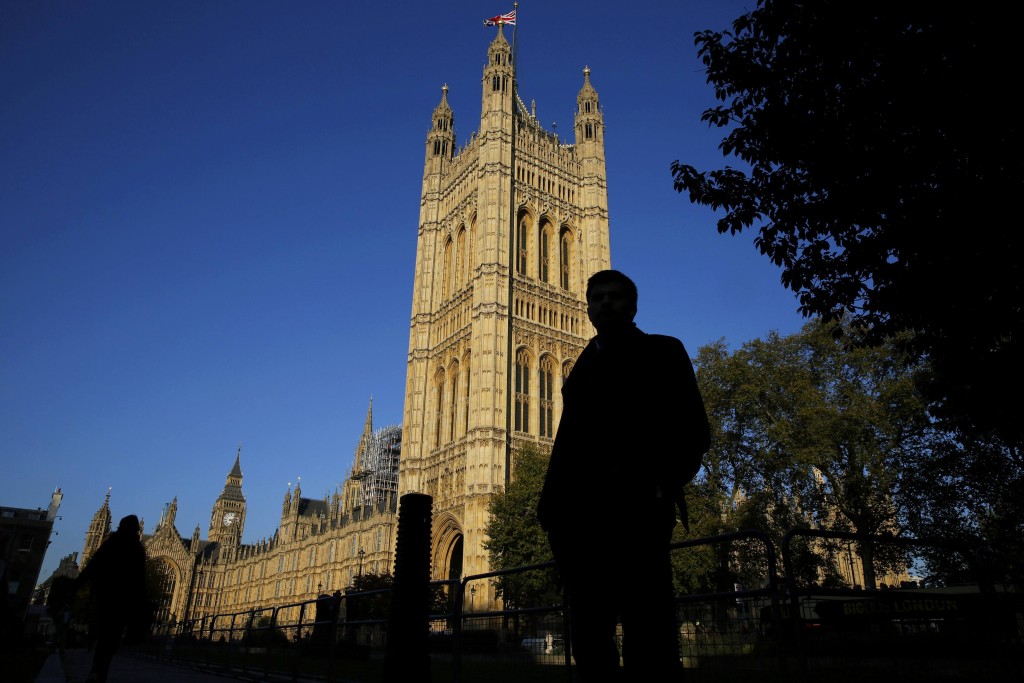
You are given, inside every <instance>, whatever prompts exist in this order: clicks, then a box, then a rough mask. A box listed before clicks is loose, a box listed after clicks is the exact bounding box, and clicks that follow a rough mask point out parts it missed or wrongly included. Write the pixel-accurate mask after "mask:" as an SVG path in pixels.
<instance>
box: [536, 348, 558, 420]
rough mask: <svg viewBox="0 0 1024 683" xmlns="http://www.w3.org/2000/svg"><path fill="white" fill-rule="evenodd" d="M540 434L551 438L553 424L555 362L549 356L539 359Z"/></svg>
mask: <svg viewBox="0 0 1024 683" xmlns="http://www.w3.org/2000/svg"><path fill="white" fill-rule="evenodd" d="M539 374H540V435H541V436H542V437H547V438H549V439H550V438H553V437H554V436H555V434H554V431H553V426H554V412H555V401H554V396H555V392H554V386H553V385H554V381H555V362H554V361H553V360H551V356H544V357H543V358H542V359H541V361H540V373H539Z"/></svg>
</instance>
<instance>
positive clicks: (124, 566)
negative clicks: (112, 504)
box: [77, 515, 146, 683]
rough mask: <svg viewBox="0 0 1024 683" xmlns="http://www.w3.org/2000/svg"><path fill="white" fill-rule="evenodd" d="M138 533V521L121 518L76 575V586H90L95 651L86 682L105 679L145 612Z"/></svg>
mask: <svg viewBox="0 0 1024 683" xmlns="http://www.w3.org/2000/svg"><path fill="white" fill-rule="evenodd" d="M139 532H140V528H139V518H138V517H136V516H135V515H128V516H127V517H124V518H123V519H122V520H121V521H120V522H119V523H118V525H117V531H115V532H114V533H112V534H110V536H108V537H107V538H106V540H105V541H103V543H102V544H101V545H100V547H99V548H98V549H97V550H96V553H95V554H94V555H93V556H92V557H91V558H89V562H88V563H86V565H85V568H83V569H82V573H81V574H79V575H78V579H77V587H81V586H85V585H88V586H89V599H90V602H91V603H92V604H91V607H92V622H91V624H90V629H91V632H90V637H91V638H92V639H94V643H93V648H94V651H93V659H92V670H91V671H90V672H89V678H87V679H86V680H87V681H88V682H90V683H91V682H93V681H96V682H98V683H103V682H104V681H106V680H107V672H108V671H109V669H110V662H111V660H112V659H113V658H114V652H115V651H116V650H117V647H118V645H119V644H120V643H121V638H122V637H123V636H124V633H125V630H126V629H127V628H129V627H130V626H134V625H136V624H137V623H138V621H139V620H140V619H141V618H142V617H143V615H144V611H145V609H146V550H145V548H143V546H142V540H141V539H140V538H139Z"/></svg>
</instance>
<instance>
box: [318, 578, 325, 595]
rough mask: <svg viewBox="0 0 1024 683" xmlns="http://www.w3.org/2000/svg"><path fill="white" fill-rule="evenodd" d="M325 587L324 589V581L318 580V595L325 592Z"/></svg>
mask: <svg viewBox="0 0 1024 683" xmlns="http://www.w3.org/2000/svg"><path fill="white" fill-rule="evenodd" d="M323 589H324V584H323V582H322V581H317V582H316V594H317V595H318V596H319V595H320V593H322V592H323Z"/></svg>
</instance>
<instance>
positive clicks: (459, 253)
mask: <svg viewBox="0 0 1024 683" xmlns="http://www.w3.org/2000/svg"><path fill="white" fill-rule="evenodd" d="M467 261H468V259H467V258H466V228H465V227H463V228H460V229H459V235H458V237H457V238H456V240H455V288H456V289H459V288H461V287H462V286H463V285H464V284H465V283H466V262H467Z"/></svg>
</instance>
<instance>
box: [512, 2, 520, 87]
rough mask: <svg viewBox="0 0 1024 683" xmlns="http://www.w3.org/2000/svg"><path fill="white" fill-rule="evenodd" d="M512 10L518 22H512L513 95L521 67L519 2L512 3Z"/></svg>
mask: <svg viewBox="0 0 1024 683" xmlns="http://www.w3.org/2000/svg"><path fill="white" fill-rule="evenodd" d="M512 11H513V12H515V15H516V17H515V18H516V23H514V24H512V95H513V96H515V94H516V85H517V78H516V70H517V69H518V68H519V44H518V42H517V41H516V37H517V36H518V34H519V3H518V2H513V3H512Z"/></svg>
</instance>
